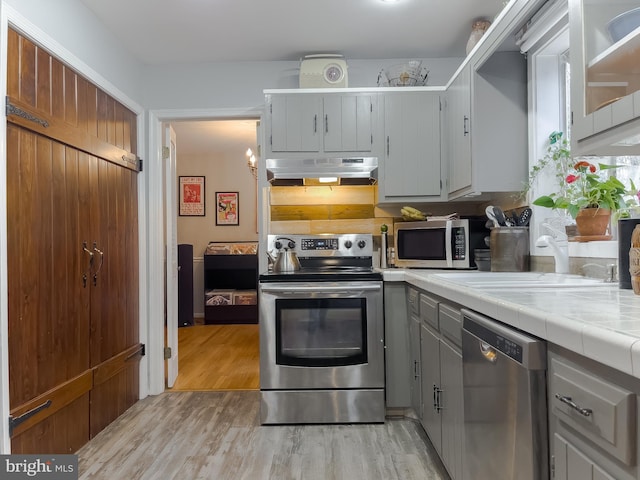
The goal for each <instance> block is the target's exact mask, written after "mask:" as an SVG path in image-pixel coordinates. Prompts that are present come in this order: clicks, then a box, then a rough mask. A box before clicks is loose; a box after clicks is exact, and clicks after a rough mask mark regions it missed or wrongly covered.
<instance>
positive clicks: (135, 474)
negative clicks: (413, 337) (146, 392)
mask: <svg viewBox="0 0 640 480" xmlns="http://www.w3.org/2000/svg"><path fill="white" fill-rule="evenodd" d="M77 453H78V458H79V473H80V476H79V478H80V479H81V480H88V479H94V480H101V479H104V480H112V479H115V478H117V479H127V480H138V479H140V480H158V479H162V480H173V479H175V480H178V479H179V480H200V479H207V480H212V479H215V480H225V479H228V480H271V479H273V480H289V479H290V480H294V479H295V480H352V479H367V480H378V479H380V480H394V479H398V480H400V479H401V480H413V479H416V480H417V479H420V480H448V479H449V477H448V476H447V474H446V472H444V469H443V467H442V465H441V463H440V461H439V460H438V459H437V456H436V455H435V453H434V451H433V447H432V446H431V444H430V443H429V441H428V440H427V438H426V436H425V434H424V431H423V430H422V427H421V426H420V425H419V424H418V423H417V422H416V421H415V420H412V419H389V420H387V421H386V422H385V423H384V424H376V425H303V426H302V425H295V426H260V424H259V392H253V391H242V392H241V391H235V392H165V393H163V394H162V395H158V396H155V397H147V398H145V399H143V400H141V401H140V402H138V403H137V404H135V405H134V406H133V407H131V408H130V409H129V410H128V411H127V412H125V413H124V415H122V416H120V417H119V418H118V419H117V420H116V421H115V422H113V423H112V424H111V425H109V426H108V427H107V428H106V429H105V430H103V431H102V432H101V433H100V434H98V435H97V436H96V437H95V438H94V439H93V440H91V441H90V442H89V443H88V444H86V445H85V446H84V447H82V448H81V449H80V450H79V451H78V452H77Z"/></svg>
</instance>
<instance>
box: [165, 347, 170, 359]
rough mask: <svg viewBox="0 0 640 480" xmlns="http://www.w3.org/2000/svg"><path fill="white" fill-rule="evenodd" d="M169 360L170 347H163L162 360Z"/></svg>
mask: <svg viewBox="0 0 640 480" xmlns="http://www.w3.org/2000/svg"><path fill="white" fill-rule="evenodd" d="M170 358H171V347H164V359H165V360H169V359H170Z"/></svg>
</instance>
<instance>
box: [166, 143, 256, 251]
mask: <svg viewBox="0 0 640 480" xmlns="http://www.w3.org/2000/svg"><path fill="white" fill-rule="evenodd" d="M179 152H180V147H179V146H178V161H177V170H178V175H179V176H192V175H198V176H202V175H204V176H205V216H203V217H178V243H189V244H191V245H193V256H194V257H199V256H202V255H203V254H204V250H205V248H206V246H207V243H209V242H210V241H215V242H234V241H252V242H257V241H258V234H257V232H256V180H255V178H253V175H251V172H250V171H249V168H247V166H246V161H245V159H244V157H237V156H234V155H231V154H225V153H218V154H211V155H202V154H201V155H180V153H179ZM215 192H238V203H239V207H240V210H239V214H240V215H239V217H238V220H239V225H237V226H236V225H216V201H215V200H216V199H215Z"/></svg>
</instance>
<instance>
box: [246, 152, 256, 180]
mask: <svg viewBox="0 0 640 480" xmlns="http://www.w3.org/2000/svg"><path fill="white" fill-rule="evenodd" d="M246 155H247V167H249V170H251V175H253V178H255V179H257V178H258V165H257V164H258V160H257V159H256V156H255V155H254V154H253V151H252V150H251V149H250V148H247V153H246Z"/></svg>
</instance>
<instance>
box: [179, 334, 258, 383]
mask: <svg viewBox="0 0 640 480" xmlns="http://www.w3.org/2000/svg"><path fill="white" fill-rule="evenodd" d="M258 330H259V326H258V325H194V326H191V327H181V328H179V329H178V378H177V380H176V383H175V384H174V386H173V387H172V389H171V390H172V391H196V390H197V391H211V390H257V389H259V388H260V366H259V364H260V358H259V355H260V354H259V350H260V349H259V332H258Z"/></svg>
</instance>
